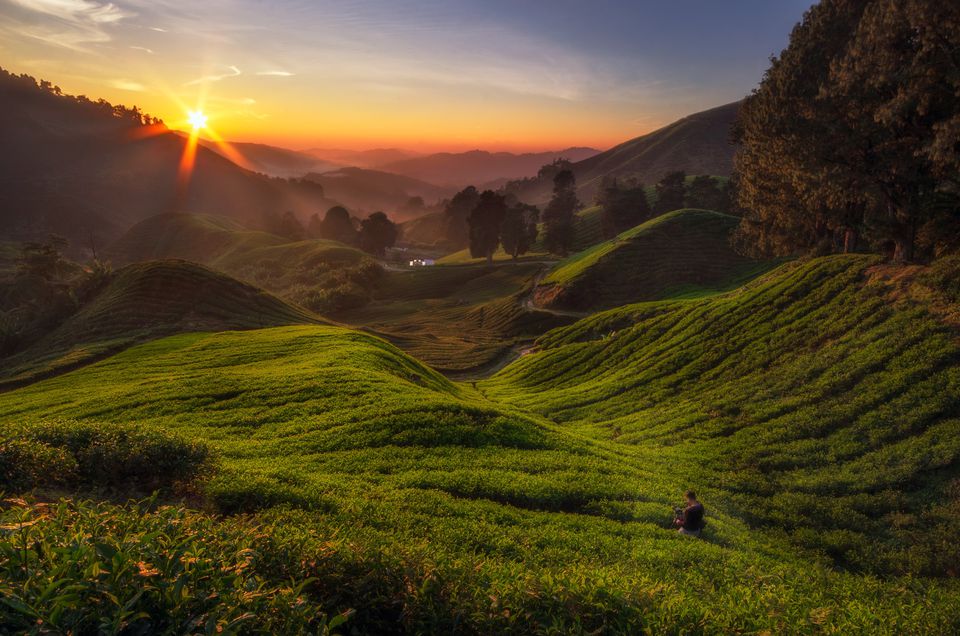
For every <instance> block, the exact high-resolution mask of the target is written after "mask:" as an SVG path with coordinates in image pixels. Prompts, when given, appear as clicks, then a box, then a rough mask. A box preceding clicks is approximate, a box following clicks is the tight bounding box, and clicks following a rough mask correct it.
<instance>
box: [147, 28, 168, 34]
mask: <svg viewBox="0 0 960 636" xmlns="http://www.w3.org/2000/svg"><path fill="white" fill-rule="evenodd" d="M147 28H148V29H150V30H151V31H156V32H157V33H166V32H167V30H166V29H161V28H160V27H147Z"/></svg>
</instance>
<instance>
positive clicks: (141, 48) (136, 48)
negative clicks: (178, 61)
mask: <svg viewBox="0 0 960 636" xmlns="http://www.w3.org/2000/svg"><path fill="white" fill-rule="evenodd" d="M130 48H131V49H133V50H135V51H143V52H145V53H149V54H150V55H153V49H148V48H147V47H145V46H131V47H130Z"/></svg>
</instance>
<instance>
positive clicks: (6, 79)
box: [0, 68, 163, 126]
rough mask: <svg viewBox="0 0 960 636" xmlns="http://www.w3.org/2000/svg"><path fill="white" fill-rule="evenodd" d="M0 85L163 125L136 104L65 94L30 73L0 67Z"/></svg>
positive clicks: (132, 120) (132, 121)
mask: <svg viewBox="0 0 960 636" xmlns="http://www.w3.org/2000/svg"><path fill="white" fill-rule="evenodd" d="M0 86H3V88H4V89H5V90H12V91H26V92H29V93H30V94H33V93H34V92H35V91H36V89H38V88H39V89H40V91H41V92H42V93H45V94H47V95H49V96H51V97H56V98H59V99H64V100H70V101H72V102H74V103H76V104H77V105H79V106H81V107H82V108H85V109H86V110H88V111H89V112H90V113H91V114H99V115H109V116H110V117H113V118H115V119H118V120H121V121H123V122H126V123H130V124H133V125H137V126H151V125H163V120H162V119H160V118H159V117H152V116H150V115H148V114H147V113H145V112H143V111H142V110H140V108H139V107H137V106H131V107H129V108H127V107H126V106H124V105H122V104H111V103H110V102H108V101H107V100H105V99H98V100H97V101H93V100H91V99H89V98H88V97H87V96H86V95H76V96H74V95H67V94H65V93H64V92H63V91H62V90H61V89H60V87H59V86H55V85H54V84H53V83H51V82H48V81H47V80H37V79H36V78H35V77H33V76H31V75H27V74H25V73H23V74H20V75H16V74H14V73H10V72H9V71H7V70H5V69H2V68H0Z"/></svg>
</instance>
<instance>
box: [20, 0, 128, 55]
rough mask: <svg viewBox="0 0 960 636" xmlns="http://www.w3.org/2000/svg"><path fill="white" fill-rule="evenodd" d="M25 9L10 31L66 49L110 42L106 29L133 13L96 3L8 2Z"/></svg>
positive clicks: (56, 0)
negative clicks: (20, 18)
mask: <svg viewBox="0 0 960 636" xmlns="http://www.w3.org/2000/svg"><path fill="white" fill-rule="evenodd" d="M10 2H11V3H12V4H13V5H15V6H17V7H20V8H21V9H25V10H26V12H25V13H24V14H23V15H24V19H23V20H20V21H19V24H18V25H17V27H15V28H14V29H13V30H14V31H16V32H17V33H19V34H20V35H23V36H26V37H30V38H33V39H37V40H41V41H43V42H46V43H48V44H53V45H56V46H61V47H64V48H68V49H74V50H78V51H85V47H84V45H87V44H98V43H104V42H109V41H110V40H111V36H110V33H108V31H107V29H108V28H109V27H111V26H114V25H116V24H117V23H119V22H120V21H121V20H124V19H125V18H129V17H132V16H133V15H135V14H134V13H132V12H130V11H127V10H125V9H122V8H121V7H118V6H117V5H115V4H113V3H112V2H97V1H96V0H10Z"/></svg>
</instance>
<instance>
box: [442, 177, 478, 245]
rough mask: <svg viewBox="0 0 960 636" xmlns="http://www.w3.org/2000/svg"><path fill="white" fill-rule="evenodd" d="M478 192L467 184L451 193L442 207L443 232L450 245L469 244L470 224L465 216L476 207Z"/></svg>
mask: <svg viewBox="0 0 960 636" xmlns="http://www.w3.org/2000/svg"><path fill="white" fill-rule="evenodd" d="M479 200H480V193H479V192H477V189H476V188H475V187H473V186H467V187H466V188H464V189H463V190H461V191H460V192H457V193H456V194H455V195H453V198H452V199H450V200H449V201H447V203H446V205H445V206H444V208H443V234H444V237H445V238H446V240H447V243H448V244H449V246H450V247H452V248H454V249H461V248H464V247H466V246H467V245H469V244H470V226H469V225H468V224H467V217H469V216H470V213H471V212H473V209H474V208H475V207H477V202H478V201H479Z"/></svg>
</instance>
